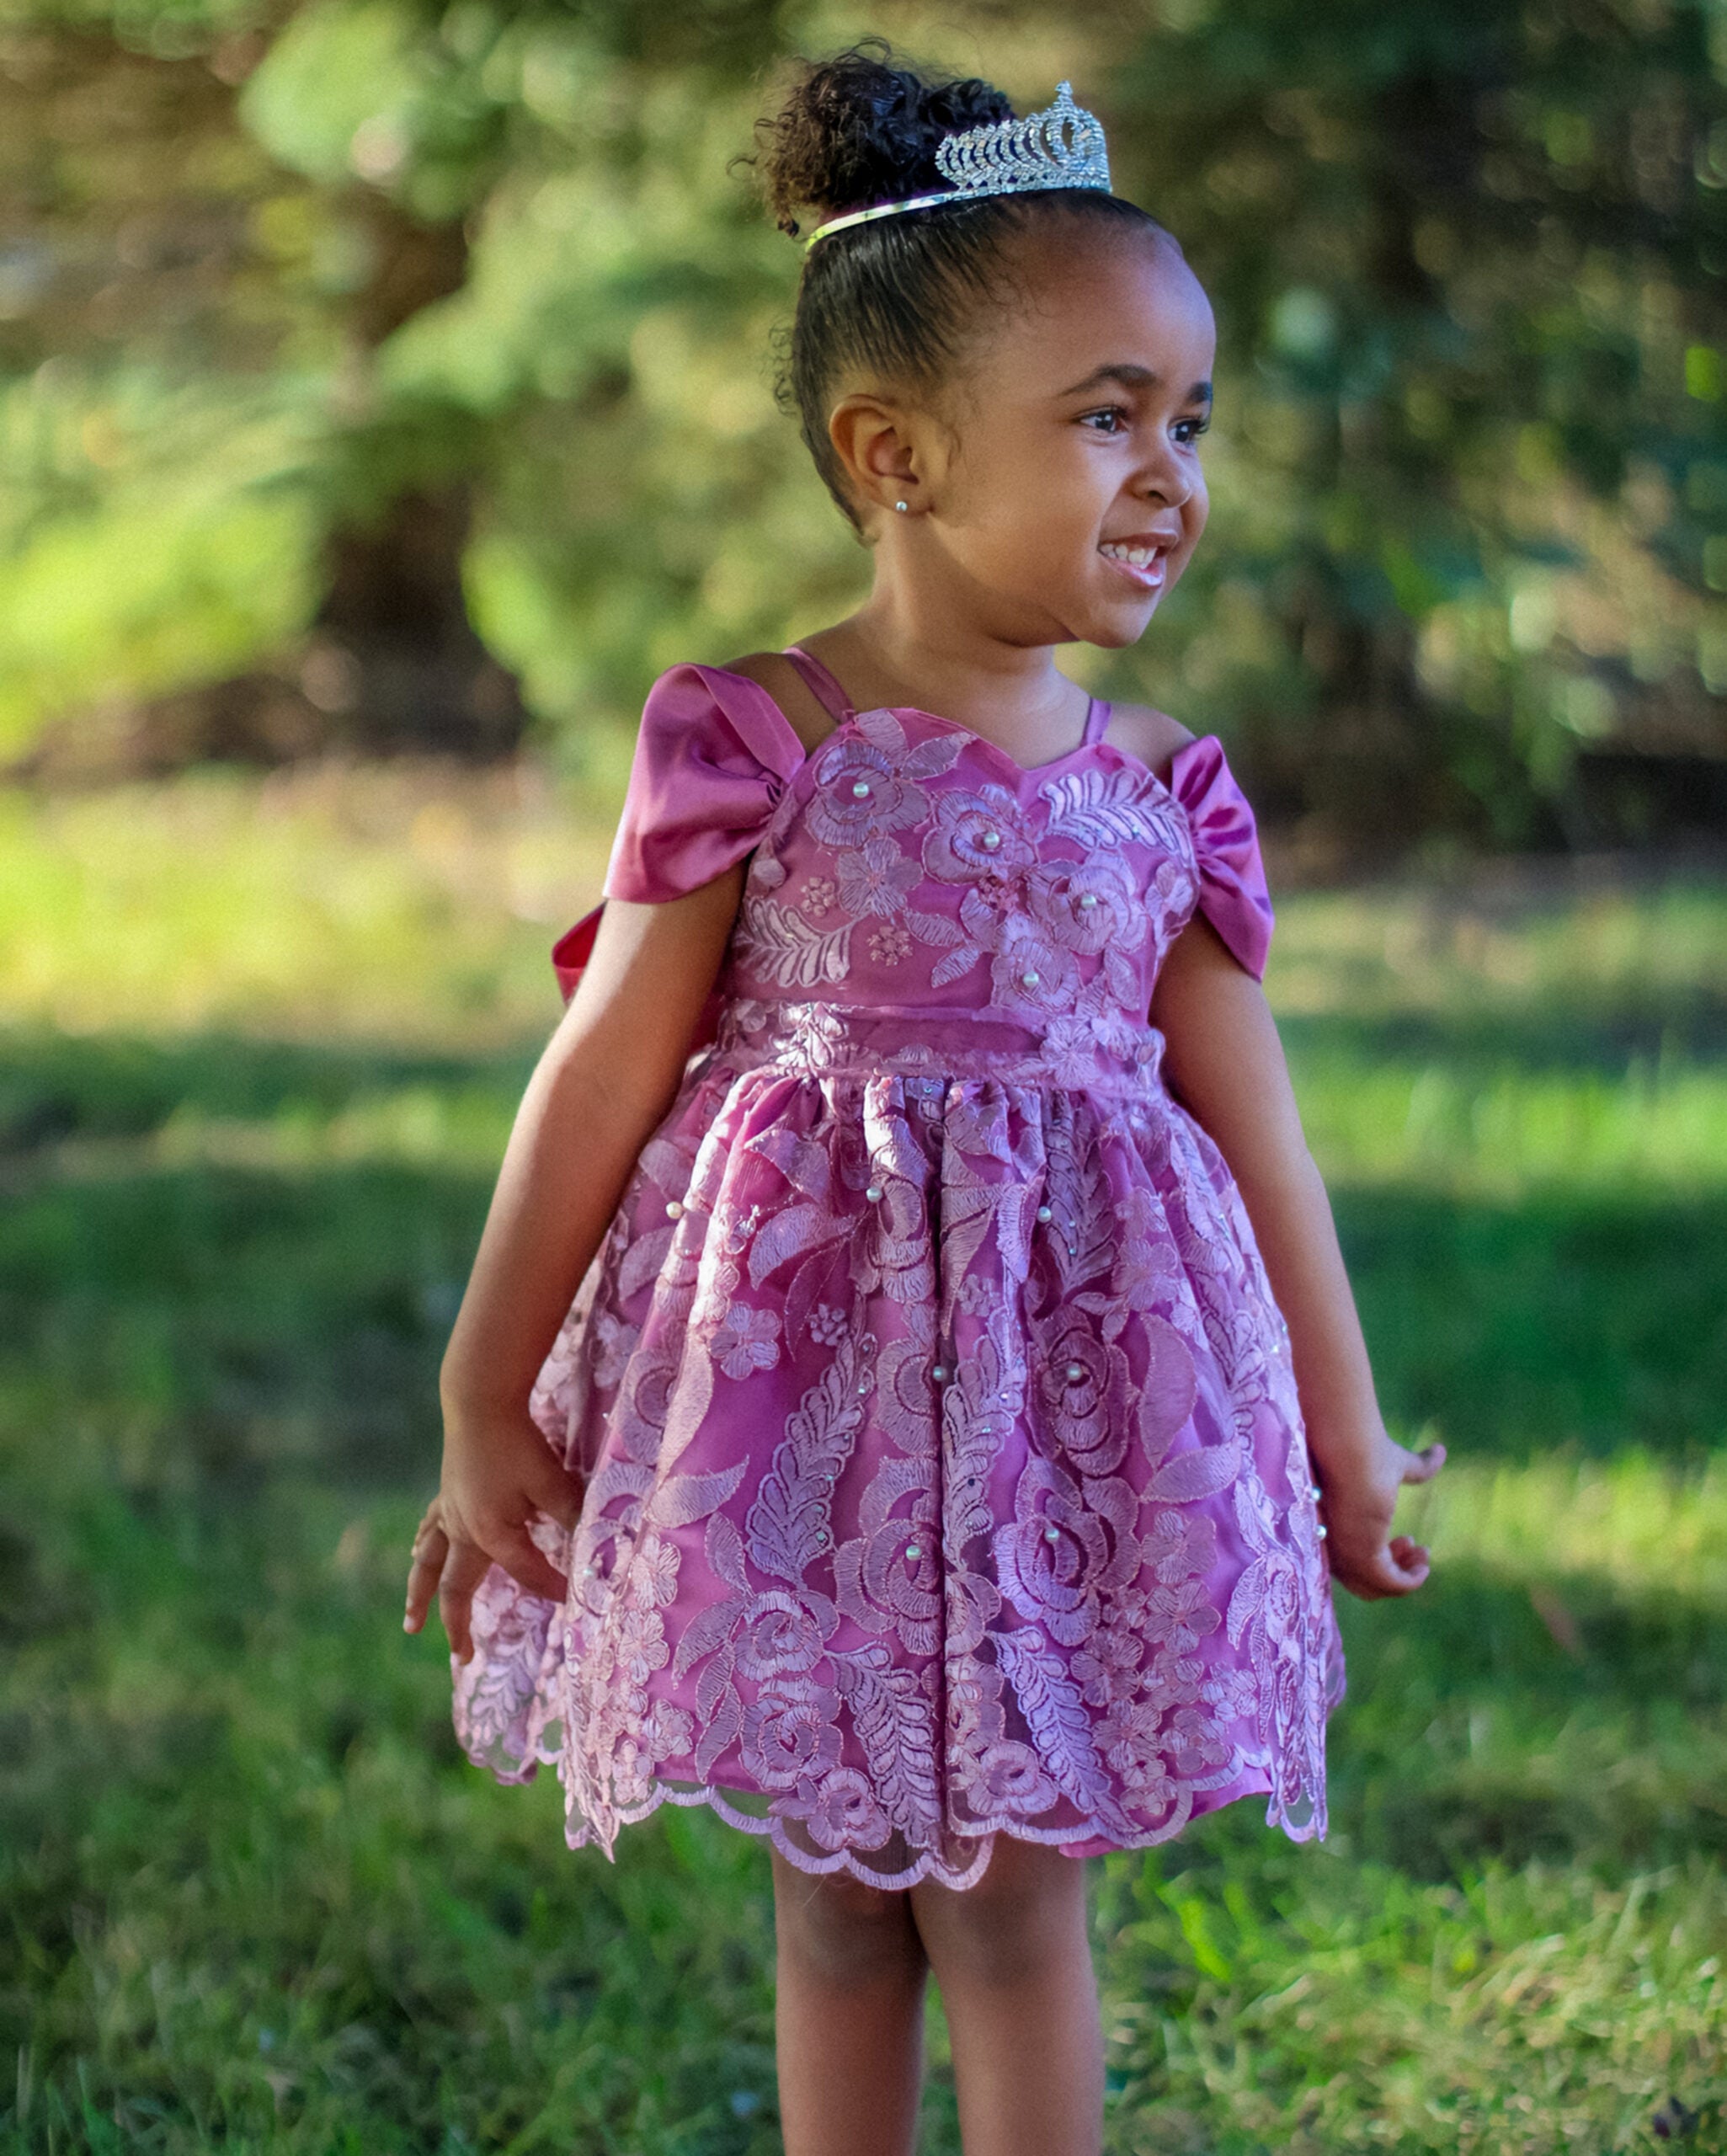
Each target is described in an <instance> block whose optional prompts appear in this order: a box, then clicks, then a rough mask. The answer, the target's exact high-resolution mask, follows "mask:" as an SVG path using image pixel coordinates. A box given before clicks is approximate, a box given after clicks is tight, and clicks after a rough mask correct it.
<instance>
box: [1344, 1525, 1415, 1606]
mask: <svg viewBox="0 0 1727 2156" xmlns="http://www.w3.org/2000/svg"><path fill="white" fill-rule="evenodd" d="M1431 1570H1432V1557H1431V1553H1430V1552H1429V1551H1428V1550H1426V1548H1425V1547H1424V1545H1422V1544H1421V1543H1419V1542H1412V1541H1411V1540H1410V1538H1409V1536H1408V1535H1406V1534H1395V1535H1394V1536H1393V1537H1392V1538H1391V1540H1390V1541H1389V1542H1388V1543H1386V1544H1385V1545H1383V1548H1381V1549H1378V1550H1373V1552H1371V1553H1370V1554H1369V1555H1368V1556H1366V1557H1363V1558H1360V1559H1357V1560H1354V1561H1351V1560H1348V1559H1345V1560H1344V1561H1341V1562H1340V1561H1338V1560H1336V1559H1335V1558H1334V1559H1333V1562H1332V1573H1333V1576H1334V1577H1335V1579H1336V1581H1337V1582H1338V1584H1339V1585H1340V1586H1341V1587H1346V1588H1348V1589H1349V1591H1350V1593H1351V1594H1354V1595H1359V1596H1360V1597H1361V1598H1362V1601H1364V1602H1378V1601H1380V1600H1382V1599H1383V1598H1384V1597H1386V1596H1388V1595H1394V1594H1413V1593H1415V1589H1416V1588H1418V1587H1421V1586H1423V1585H1424V1584H1425V1583H1426V1578H1427V1575H1428V1573H1429V1572H1431Z"/></svg>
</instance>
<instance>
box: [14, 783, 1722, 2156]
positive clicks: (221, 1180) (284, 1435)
mask: <svg viewBox="0 0 1727 2156" xmlns="http://www.w3.org/2000/svg"><path fill="white" fill-rule="evenodd" d="M606 833H607V822H606V816H605V810H604V804H591V803H583V802H580V801H560V800H558V799H557V798H551V797H528V798H523V797H522V796H521V795H520V793H518V792H513V791H512V790H511V789H510V788H509V787H504V786H502V785H493V784H487V785H478V786H476V785H473V784H472V783H470V784H466V785H463V784H460V783H458V782H455V781H453V780H438V779H435V778H432V777H428V776H424V775H419V776H413V775H408V774H400V773H398V774H395V775H385V774H378V773H366V772H356V773H350V774H348V775H346V776H345V777H340V778H338V777H333V776H323V777H319V778H312V779H306V780H297V781H294V782H290V783H287V784H283V783H280V782H269V783H264V784H259V783H257V782H241V781H237V780H202V779H200V780H196V781H192V782H181V783H179V784H178V785H175V786H172V787H161V788H148V787H145V788H139V789H134V790H131V791H130V792H126V793H125V794H123V795H110V794H94V795H90V796H87V797H83V798H73V799H61V800H58V801H54V802H50V803H43V802H37V801H33V800H29V799H27V798H24V797H22V796H13V797H11V798H6V799H0V953H3V956H0V1914H3V1919H4V1924H5V1927H6V1928H5V1929H4V1931H3V1932H0V1938H3V1939H4V1940H5V1945H4V1949H3V1951H0V2148H4V2149H7V2150H18V2151H20V2152H23V2151H29V2152H32V2156H34V2153H35V2152H38V2151H40V2152H48V2151H72V2150H79V2149H93V2150H115V2151H120V2150H126V2151H131V2150H135V2149H136V2150H146V2151H163V2152H175V2156H179V2152H190V2151H202V2150H206V2149H215V2148H222V2149H225V2150H237V2151H254V2150H255V2151H260V2152H262V2151H269V2152H272V2156H278V2153H279V2156H322V2152H325V2151H354V2152H356V2156H359V2152H364V2156H392V2153H393V2152H397V2151H401V2152H403V2153H404V2156H408V2152H412V2153H413V2156H419V2152H434V2151H436V2152H466V2151H480V2150H485V2151H506V2150H507V2151H511V2152H515V2156H530V2152H532V2156H538V2152H541V2151H546V2152H551V2151H554V2150H557V2151H568V2150H572V2149H573V2150H577V2151H579V2152H582V2156H587V2152H590V2151H592V2152H599V2151H606V2152H614V2151H615V2152H617V2156H673V2152H677V2153H678V2156H685V2153H686V2152H687V2156H734V2152H735V2156H756V2153H757V2152H760V2156H765V2153H766V2152H768V2151H770V2150H772V2149H774V2148H777V2146H778V2137H777V2132H776V2126H775V2118H774V2102H773V2073H772V2056H771V2004H772V2002H771V1988H770V1939H771V1911H770V1897H769V1887H768V1878H767V1869H766V1864H765V1857H764V1855H763V1852H762V1849H761V1847H760V1844H756V1843H755V1842H754V1841H752V1840H749V1839H748V1838H745V1837H744V1836H741V1835H738V1834H737V1833H733V1832H732V1831H730V1830H728V1829H727V1828H723V1827H722V1826H720V1825H719V1824H718V1823H717V1822H715V1821H713V1820H712V1818H710V1817H708V1816H707V1815H706V1814H705V1813H704V1814H699V1815H696V1814H685V1813H680V1812H663V1813H661V1814H660V1815H659V1816H658V1818H657V1819H656V1820H655V1821H654V1822H651V1823H650V1824H649V1825H648V1826H646V1827H643V1828H636V1829H632V1830H631V1831H630V1832H629V1833H626V1835H625V1836H624V1837H623V1838H622V1840H621V1843H620V1845H619V1860H618V1862H617V1864H616V1865H615V1866H614V1865H607V1864H606V1863H605V1860H604V1859H603V1858H601V1857H600V1855H599V1854H597V1853H595V1852H593V1851H589V1852H585V1853H584V1854H581V1855H579V1856H573V1855H571V1854H569V1853H568V1851H567V1850H566V1849H564V1848H563V1845H562V1838H561V1831H560V1828H561V1809H560V1792H559V1791H558V1790H557V1785H556V1783H555V1781H553V1780H552V1779H551V1778H549V1777H543V1778H542V1780H541V1782H540V1783H539V1784H537V1785H535V1786H534V1787H532V1788H530V1789H527V1790H501V1789H498V1788H497V1787H496V1786H494V1785H493V1784H492V1783H491V1782H490V1781H489V1780H488V1779H487V1778H485V1777H483V1776H482V1775H480V1774H477V1772H475V1771H474V1770H473V1769H470V1768H468V1767H467V1766H466V1764H464V1763H463V1762H461V1760H460V1759H459V1758H457V1756H456V1750H455V1746H454V1743H453V1741H452V1738H451V1734H450V1721H449V1686H448V1676H447V1670H446V1667H445V1661H444V1657H443V1654H442V1652H441V1651H440V1641H438V1640H437V1639H436V1638H435V1636H434V1637H429V1638H427V1639H423V1640H420V1641H408V1640H406V1639H404V1638H403V1637H402V1634H401V1632H400V1630H399V1629H398V1612H399V1603H400V1584H401V1575H402V1552H403V1549H404V1546H405V1541H406V1537H407V1534H408V1529H409V1527H410V1525H411V1523H412V1521H413V1518H414V1517H415V1516H416V1514H417V1511H418V1505H419V1503H420V1502H421V1501H422V1499H423V1497H424V1492H425V1490H426V1489H427V1487H428V1486H429V1478H430V1477H431V1476H432V1474H433V1473H434V1461H435V1456H436V1444H437V1438H436V1420H435V1401H434V1374H435V1368H436V1362H437V1357H438V1353H439V1348H440V1342H441V1338H442V1335H443V1331H444V1329H445V1326H447V1323H448V1321H449V1317H450V1312H451V1310H452V1308H453V1305H454V1301H455V1298H456V1294H458V1292H459V1288H460V1283H461V1278H462V1277H463V1274H464V1272H465V1268H466V1263H467V1260H468V1257H469V1256H470V1253H471V1251H472V1245H473V1241H474V1237H475V1235H476V1233H477V1226H478V1222H479V1219H480V1217H481V1215H482V1211H483V1209H484V1205H485V1203H486V1199H487V1196H488V1190H489V1185H490V1178H491V1173H492V1171H493V1166H494V1164H495V1161H496V1158H497V1155H498V1149H499V1147H500V1146H501V1144H502V1141H503V1138H504V1133H505V1131H506V1130H507V1129H508V1126H509V1117H510V1114H511V1113H512V1111H513V1108H514V1101H515V1098H516V1096H517V1094H518V1092H519V1091H520V1085H521V1082H522V1079H523V1077H524V1075H525V1071H526V1069H527V1067H528V1065H529V1062H530V1059H531V1056H532V1054H533V1049H534V1044H535V1041H536V1038H537V1037H538V1036H539V1035H541V1033H543V1032H544V1030H545V1029H546V1027H547V1026H548V1025H549V1023H550V1022H551V1020H552V1017H553V1015H554V1013H555V1009H556V1003H555V996H554V995H553V992H552V988H551V985H550V979H549V975H548V974H546V970H545V946H546V942H547V940H548V937H549V935H550V934H551V932H552V927H553V925H554V924H558V925H561V923H562V921H563V920H565V919H568V917H570V916H571V915H573V912H574V911H575V910H577V909H578V907H579V905H581V904H583V903H584V901H585V898H586V895H587V894H588V893H589V891H591V889H592V888H593V885H594V882H595V881H596V880H597V876H598V873H599V868H600V864H601V862H603V858H604V851H605V839H606ZM1271 988H1272V992H1273V995H1274V1000H1275V1001H1277V1005H1278V1007H1279V1010H1280V1014H1281V1015H1282V1019H1283V1022H1284V1025H1285V1030H1286V1036H1287V1039H1288V1042H1289V1045H1290V1050H1291V1055H1292V1060H1293V1065H1294V1068H1295V1070H1296V1075H1297V1080H1298V1086H1299V1087H1300V1091H1301V1094H1302V1098H1303V1107H1304V1110H1305V1112H1306V1113H1307V1116H1308V1119H1309V1125H1310V1129H1311V1130H1312V1132H1313V1134H1314V1143H1315V1146H1316V1150H1318V1151H1319V1155H1320V1157H1321V1161H1322V1165H1324V1166H1325V1168H1326V1170H1327V1172H1328V1175H1329V1176H1330V1179H1331V1182H1332V1186H1333V1189H1334V1193H1335V1199H1336V1203H1337V1209H1338V1214H1339V1218H1340V1221H1341V1225H1342V1228H1343V1231H1344V1235H1345V1239H1346V1243H1347V1244H1348V1246H1349V1249H1350V1253H1351V1262H1352V1264H1353V1267H1354V1269H1355V1273H1356V1277H1357V1283H1358V1286H1359V1289H1360V1294H1361V1298H1362V1306H1363V1310H1364V1314H1365V1316H1366V1321H1367V1327H1368V1331H1369V1335H1370V1337H1371V1340H1372V1343H1373V1348H1374V1351H1375V1357H1376V1363H1377V1365H1378V1370H1379V1373H1380V1377H1381V1381H1382V1388H1383V1394H1384V1396H1385V1399H1386V1401H1387V1404H1388V1408H1389V1412H1390V1414H1391V1417H1392V1419H1393V1421H1394V1424H1395V1426H1396V1427H1397V1428H1399V1430H1400V1431H1402V1432H1404V1433H1406V1434H1409V1435H1410V1436H1414V1435H1415V1434H1416V1433H1421V1432H1437V1433H1442V1434H1443V1435H1444V1437H1445V1438H1446V1439H1447V1443H1448V1444H1450V1445H1451V1447H1452V1462H1453V1464H1452V1465H1451V1466H1449V1467H1448V1468H1447V1470H1446V1472H1445V1475H1444V1476H1442V1478H1441V1480H1440V1481H1439V1482H1438V1484H1437V1485H1436V1486H1433V1487H1432V1488H1431V1490H1428V1491H1426V1492H1420V1493H1415V1495H1414V1497H1413V1502H1412V1503H1411V1506H1410V1524H1411V1525H1412V1527H1414V1528H1415V1530H1416V1531H1418V1532H1420V1533H1421V1534H1423V1535H1424V1536H1425V1537H1426V1538H1427V1539H1430V1540H1431V1541H1432V1542H1433V1544H1434V1545H1435V1548H1436V1550H1437V1554H1438V1559H1439V1564H1438V1569H1437V1572H1436V1575H1435V1577H1434V1579H1433V1581H1432V1582H1431V1584H1430V1586H1429V1587H1428V1588H1427V1589H1426V1590H1425V1591H1424V1593H1422V1594H1421V1596H1420V1597H1418V1598H1416V1599H1415V1601H1413V1602H1411V1603H1409V1604H1400V1605H1387V1604H1378V1605H1374V1606H1373V1607H1371V1608H1368V1607H1363V1606H1361V1605H1358V1604H1346V1607H1345V1609H1344V1613H1343V1614H1344V1618H1345V1624H1346V1634H1347V1639H1348V1646H1349V1650H1350V1656H1351V1694H1350V1698H1349V1700H1348V1701H1347V1702H1346V1705H1345V1706H1344V1708H1343V1709H1342V1710H1341V1713H1340V1715H1339V1716H1338V1718H1337V1720H1336V1721H1335V1724H1334V1743H1333V1774H1332V1804H1333V1814H1334V1822H1335V1823H1334V1828H1333V1833H1332V1835H1331V1838H1330V1841H1329V1842H1328V1843H1327V1844H1325V1845H1324V1846H1323V1847H1320V1848H1308V1849H1294V1848H1292V1847H1291V1846H1289V1845H1288V1844H1286V1843H1284V1842H1283V1841H1282V1838H1280V1837H1273V1836H1271V1835H1269V1834H1267V1833H1266V1830H1265V1828H1264V1827H1263V1825H1262V1824H1261V1822H1260V1821H1259V1820H1258V1818H1257V1817H1255V1813H1254V1811H1253V1808H1252V1807H1250V1806H1238V1807H1236V1808H1235V1809H1234V1811H1233V1812H1228V1813H1225V1814H1223V1815H1222V1816H1221V1817H1218V1818H1216V1819H1213V1820H1212V1821H1209V1822H1206V1823H1205V1824H1203V1825H1202V1827H1201V1828H1197V1829H1196V1830H1194V1831H1193V1832H1192V1833H1190V1834H1189V1835H1187V1836H1186V1837H1184V1838H1183V1839H1182V1840H1181V1841H1180V1842H1179V1843H1176V1844H1172V1845H1170V1847H1168V1848H1166V1849H1163V1850H1160V1851H1158V1852H1154V1853H1153V1854H1150V1855H1149V1856H1138V1857H1121V1858H1113V1859H1111V1860H1107V1861H1106V1863H1104V1864H1102V1865H1099V1866H1097V1867H1095V1878H1096V1887H1097V1893H1096V1911H1097V1918H1096V1922H1097V1940H1098V1950H1099V1957H1100V1967H1101V1972H1102V1976H1103V1980H1104V1984H1105V1988H1106V1995H1107V1999H1108V2002H1109V2028H1110V2032H1111V2047H1110V2057H1111V2087H1112V2091H1113V2093H1112V2095H1111V2126H1110V2132H1111V2147H1112V2148H1114V2149H1115V2150H1117V2151H1119V2152H1127V2151H1133V2152H1139V2151H1146V2152H1150V2151H1164V2150H1172V2151H1174V2150H1179V2151H1186V2150H1192V2151H1196V2152H1197V2151H1206V2152H1211V2153H1213V2156H1238V2153H1239V2156H1245V2153H1246V2152H1255V2153H1256V2152H1271V2151H1276V2152H1280V2156H1281V2152H1283V2151H1292V2152H1296V2153H1297V2156H1308V2152H1313V2156H1319V2152H1325V2156H1331V2153H1332V2152H1340V2151H1341V2152H1355V2151H1362V2152H1367V2151H1381V2150H1394V2151H1399V2152H1415V2151H1429V2150H1431V2151H1436V2152H1452V2151H1456V2152H1478V2151H1479V2152H1495V2156H1497V2153H1498V2152H1505V2153H1506V2156H1513V2152H1515V2156H1538V2153H1539V2156H1544V2152H1548V2151H1552V2152H1554V2156H1559V2152H1560V2151H1564V2152H1567V2156H1570V2152H1578V2156H1607V2152H1618V2151H1632V2150H1639V2151H1653V2150H1655V2148H1660V2147H1664V2146H1665V2147H1672V2146H1675V2145H1679V2146H1686V2145H1688V2146H1690V2147H1692V2148H1697V2149H1714V2150H1719V2149H1722V2148H1727V2110H1724V2106H1727V2055H1724V2031H1727V1986H1724V1979H1723V1977H1722V1975H1721V1972H1720V1968H1719V1957H1720V1956H1723V1955H1724V1954H1727V1881H1724V1872H1723V1866H1722V1859H1723V1854H1724V1852H1727V1711H1724V1706H1727V1467H1724V1466H1723V1465H1722V1452H1723V1443H1722V1441H1723V1437H1724V1429H1723V1412H1722V1405H1721V1403H1722V1401H1723V1400H1724V1398H1727V889H1723V888H1722V887H1721V886H1720V885H1719V884H1716V885H1713V886H1712V885H1710V884H1708V883H1706V882H1703V881H1701V880H1697V879H1693V880H1692V881H1690V882H1683V881H1671V882H1667V883H1649V884H1648V885H1647V886H1645V887H1641V888H1631V887H1628V888H1623V889H1622V888H1618V887H1617V886H1615V885H1613V884H1612V883H1611V882H1608V881H1605V880H1602V879H1596V881H1595V882H1593V883H1580V884H1578V885H1575V886H1574V887H1565V888H1560V887H1558V886H1553V887H1545V888H1544V887H1543V886H1540V885H1538V884H1534V883H1530V882H1528V881H1527V880H1526V881H1524V882H1521V883H1520V882H1516V881H1514V880H1511V879H1506V880H1503V881H1501V882H1499V883H1493V884H1484V885H1483V886H1481V887H1480V888H1478V889H1474V890H1471V891H1463V890H1457V889H1437V888H1436V889H1415V888H1413V887H1403V886H1394V885H1388V886H1384V887H1379V888H1374V889H1362V890H1360V891H1356V892H1351V893H1347V894H1325V895H1319V894H1314V895H1309V896H1305V897H1298V898H1291V899H1288V900H1287V902H1286V904H1285V905H1284V906H1283V909H1282V928H1281V931H1280V936H1279V942H1278V950H1277V959H1276V963H1275V965H1274V970H1273V974H1272V977H1271ZM931 2035H932V2052H933V2068H932V2074H931V2088H930V2100H929V2103H928V2105H927V2108H926V2130H925V2148H926V2149H927V2150H928V2151H929V2152H930V2156H938V2152H939V2156H948V2152H951V2151H953V2150H955V2149H957V2133H956V2129H955V2126H954V2117H953V2109H952V2100H951V2082H950V2079H949V2076H948V2075H947V2073H946V2066H945V2047H944V2044H943V2039H942V2031H941V2021H940V2016H939V2013H937V2012H934V2011H932V2015H931ZM14 2062H15V2063H14ZM1658 2118H1659V2122H1660V2126H1661V2127H1665V2128H1666V2129H1668V2131H1667V2132H1666V2133H1665V2135H1661V2134H1658V2133H1657V2131H1656V2127H1657V2120H1658Z"/></svg>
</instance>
